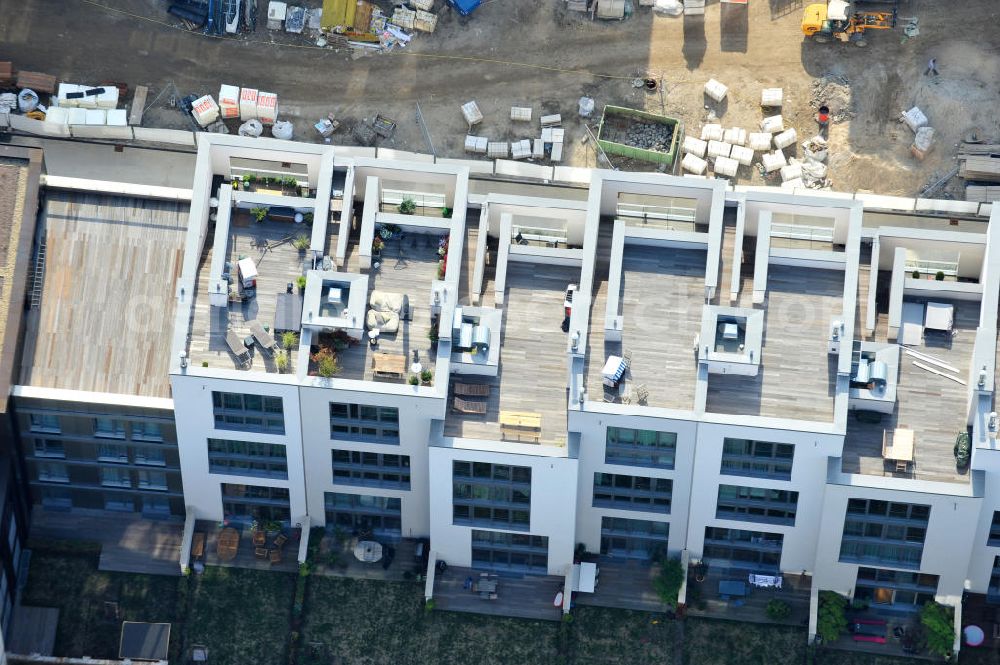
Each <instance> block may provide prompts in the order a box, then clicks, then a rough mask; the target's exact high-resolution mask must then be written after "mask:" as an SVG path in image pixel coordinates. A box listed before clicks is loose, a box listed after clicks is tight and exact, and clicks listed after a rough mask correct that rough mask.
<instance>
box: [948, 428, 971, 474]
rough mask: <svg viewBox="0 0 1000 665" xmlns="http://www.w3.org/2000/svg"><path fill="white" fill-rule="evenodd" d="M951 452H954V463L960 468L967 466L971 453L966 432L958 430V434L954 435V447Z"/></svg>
mask: <svg viewBox="0 0 1000 665" xmlns="http://www.w3.org/2000/svg"><path fill="white" fill-rule="evenodd" d="M952 452H954V453H955V464H957V465H958V466H959V467H961V468H964V467H967V466H969V458H970V456H971V455H972V445H971V443H970V441H969V433H968V432H960V433H959V435H958V436H957V437H955V447H954V449H953V450H952Z"/></svg>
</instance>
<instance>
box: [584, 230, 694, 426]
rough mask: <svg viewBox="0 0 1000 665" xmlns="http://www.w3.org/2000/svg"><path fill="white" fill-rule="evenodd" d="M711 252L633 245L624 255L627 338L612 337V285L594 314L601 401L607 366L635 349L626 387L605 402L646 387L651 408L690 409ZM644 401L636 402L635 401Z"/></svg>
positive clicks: (591, 379) (593, 380)
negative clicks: (608, 311)
mask: <svg viewBox="0 0 1000 665" xmlns="http://www.w3.org/2000/svg"><path fill="white" fill-rule="evenodd" d="M705 260H706V252H705V251H704V250H694V249H674V248H652V247H640V246H634V245H633V246H626V247H625V248H624V254H623V259H622V280H621V294H620V298H621V301H620V302H621V315H622V317H623V321H624V325H623V331H622V341H621V342H610V341H606V340H605V339H604V325H605V306H606V303H607V297H608V293H607V288H608V283H607V281H605V280H601V281H600V282H599V283H598V291H597V297H596V298H595V299H594V305H593V309H592V311H591V316H590V333H589V335H588V340H589V342H590V344H589V348H588V349H587V385H588V386H590V390H589V392H590V393H591V399H601V397H599V395H600V394H601V392H602V391H601V386H602V375H601V370H602V369H603V367H604V363H605V361H606V360H607V358H608V356H611V355H616V356H621V355H623V352H628V353H631V356H632V361H631V365H630V368H629V371H628V372H627V373H626V375H625V377H624V382H623V384H624V385H623V386H622V387H621V388H620V389H619V390H618V391H617V392H616V391H614V390H613V389H608V390H606V391H603V392H605V394H606V397H605V399H609V400H613V401H621V399H622V397H628V398H629V399H631V395H632V393H633V391H634V390H635V389H636V388H638V387H640V386H645V387H646V389H647V390H648V391H649V395H648V398H647V400H646V403H647V404H649V405H650V406H657V407H667V408H673V409H685V410H690V409H693V408H694V393H695V386H696V384H697V375H698V367H697V363H696V362H695V356H694V351H693V346H692V343H693V340H694V338H695V336H696V335H697V334H698V332H699V330H700V329H701V316H702V306H703V304H704V299H705ZM635 401H636V400H633V403H635Z"/></svg>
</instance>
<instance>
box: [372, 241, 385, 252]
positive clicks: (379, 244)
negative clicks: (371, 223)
mask: <svg viewBox="0 0 1000 665" xmlns="http://www.w3.org/2000/svg"><path fill="white" fill-rule="evenodd" d="M383 249H385V241H384V240H382V238H380V237H379V236H375V239H374V240H372V254H373V255H375V256H379V255H381V254H382V250H383Z"/></svg>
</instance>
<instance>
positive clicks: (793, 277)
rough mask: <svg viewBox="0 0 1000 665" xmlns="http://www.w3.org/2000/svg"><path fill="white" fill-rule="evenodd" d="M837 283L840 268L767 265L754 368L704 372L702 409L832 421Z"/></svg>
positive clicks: (840, 294)
mask: <svg viewBox="0 0 1000 665" xmlns="http://www.w3.org/2000/svg"><path fill="white" fill-rule="evenodd" d="M747 282H748V280H744V283H743V288H744V289H746V288H752V280H750V282H751V283H750V284H748V283H747ZM843 288H844V274H843V272H840V271H834V270H815V269H809V268H793V267H788V266H775V265H772V266H770V267H769V268H768V280H767V294H768V295H767V304H766V309H765V315H764V317H765V318H764V340H763V349H762V350H761V362H760V369H759V371H758V374H757V376H754V377H749V376H733V375H721V374H710V375H709V379H708V397H707V400H706V407H705V408H706V410H707V411H711V412H715V413H729V414H733V415H752V416H766V417H772V418H791V419H796V420H812V421H821V422H832V421H833V403H834V392H835V388H836V373H837V364H836V357H835V356H831V355H829V354H827V336H828V334H829V326H830V317H831V316H834V315H840V314H841V312H842V308H843Z"/></svg>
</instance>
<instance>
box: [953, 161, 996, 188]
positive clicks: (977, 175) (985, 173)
mask: <svg viewBox="0 0 1000 665" xmlns="http://www.w3.org/2000/svg"><path fill="white" fill-rule="evenodd" d="M959 163H960V164H961V166H960V168H959V171H958V175H960V176H961V177H963V178H965V179H966V180H983V181H985V182H1000V159H998V158H996V157H990V156H989V155H968V156H965V155H963V156H962V157H960V161H959Z"/></svg>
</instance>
